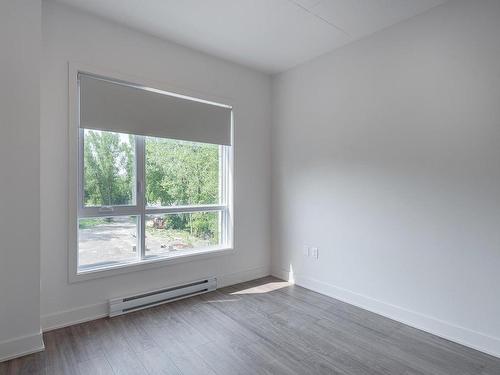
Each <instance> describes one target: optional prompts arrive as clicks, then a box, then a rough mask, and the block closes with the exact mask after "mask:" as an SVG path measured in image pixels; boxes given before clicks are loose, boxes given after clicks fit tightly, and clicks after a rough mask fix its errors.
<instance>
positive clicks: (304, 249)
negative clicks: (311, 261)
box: [302, 245, 309, 257]
mask: <svg viewBox="0 0 500 375" xmlns="http://www.w3.org/2000/svg"><path fill="white" fill-rule="evenodd" d="M302 254H304V256H306V257H308V256H309V246H307V245H304V247H303V248H302Z"/></svg>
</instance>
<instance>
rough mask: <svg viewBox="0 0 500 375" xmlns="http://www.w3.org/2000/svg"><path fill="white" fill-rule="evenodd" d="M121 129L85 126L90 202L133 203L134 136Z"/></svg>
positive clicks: (86, 187)
mask: <svg viewBox="0 0 500 375" xmlns="http://www.w3.org/2000/svg"><path fill="white" fill-rule="evenodd" d="M122 138H123V136H120V134H117V133H110V132H100V131H93V130H85V139H84V200H85V204H86V205H91V206H94V205H97V206H100V205H104V206H106V205H123V204H130V203H132V192H133V190H134V189H133V183H134V181H135V178H134V157H133V152H134V151H133V150H134V147H133V146H134V140H133V137H131V136H129V137H128V139H126V141H124V140H123V139H122Z"/></svg>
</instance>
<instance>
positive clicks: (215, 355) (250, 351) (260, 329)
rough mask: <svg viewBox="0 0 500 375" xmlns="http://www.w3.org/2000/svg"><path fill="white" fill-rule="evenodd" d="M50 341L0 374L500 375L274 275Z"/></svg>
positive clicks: (497, 363) (53, 334) (494, 363)
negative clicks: (38, 350)
mask: <svg viewBox="0 0 500 375" xmlns="http://www.w3.org/2000/svg"><path fill="white" fill-rule="evenodd" d="M44 340H45V345H46V350H45V351H44V352H41V353H36V354H32V355H29V356H25V357H22V358H18V359H14V360H11V361H8V362H4V363H0V374H2V375H4V374H9V375H10V374H50V375H55V374H81V375H83V374H92V375H94V374H117V375H118V374H134V375H137V374H139V375H140V374H202V375H226V374H229V375H235V374H252V375H253V374H301V375H302V374H339V375H347V374H349V375H351V374H352V375H368V374H370V375H382V374H384V375H386V374H397V375H400V374H405V375H410V374H411V375H424V374H429V375H445V374H446V375H465V374H467V375H471V374H474V375H476V374H478V375H499V374H500V359H497V358H495V357H491V356H488V355H486V354H483V353H481V352H478V351H475V350H472V349H469V348H466V347H464V346H461V345H458V344H455V343H452V342H450V341H447V340H444V339H441V338H439V337H436V336H433V335H430V334H428V333H425V332H422V331H419V330H417V329H414V328H411V327H408V326H406V325H403V324H401V323H398V322H395V321H393V320H390V319H387V318H384V317H381V316H379V315H376V314H373V313H370V312H368V311H365V310H362V309H360V308H357V307H354V306H351V305H349V304H346V303H343V302H340V301H337V300H335V299H332V298H329V297H326V296H323V295H321V294H317V293H314V292H311V291H309V290H306V289H304V288H301V287H298V286H295V285H290V284H288V283H286V282H283V281H281V280H278V279H275V278H272V277H267V278H263V279H259V280H254V281H251V282H247V283H243V284H239V285H236V286H231V287H227V288H223V289H220V290H218V291H215V292H212V293H209V294H204V295H201V296H197V297H193V298H190V299H186V300H182V301H177V302H174V303H170V304H166V305H162V306H158V307H154V308H151V309H148V310H143V311H139V312H135V313H131V314H128V315H124V316H121V317H116V318H112V319H99V320H95V321H92V322H88V323H82V324H78V325H74V326H71V327H68V328H63V329H59V330H54V331H50V332H47V333H45V334H44Z"/></svg>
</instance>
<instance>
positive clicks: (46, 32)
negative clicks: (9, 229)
mask: <svg viewBox="0 0 500 375" xmlns="http://www.w3.org/2000/svg"><path fill="white" fill-rule="evenodd" d="M42 29H43V43H42V47H43V60H42V107H41V109H42V123H41V149H42V151H41V176H42V179H41V195H42V207H41V218H42V229H41V231H42V240H41V246H42V301H41V310H42V326H43V327H44V328H49V327H53V326H57V325H61V324H67V323H70V322H74V321H76V320H80V319H88V318H91V317H94V316H97V315H100V314H104V313H106V305H105V302H106V301H107V299H109V298H112V297H116V296H120V295H127V294H130V293H134V292H138V291H144V290H149V289H151V288H158V287H162V286H165V285H171V284H175V283H178V282H183V281H188V280H193V279H197V278H199V277H204V276H210V275H215V276H218V277H219V278H221V282H222V283H232V282H237V281H240V280H243V279H252V278H255V277H259V276H264V275H267V274H269V267H270V229H269V227H270V215H269V207H270V195H271V193H270V164H269V160H270V91H271V80H270V77H269V76H267V75H264V74H261V73H256V72H254V71H251V70H249V69H246V68H243V67H240V66H238V65H235V64H231V63H228V62H225V61H222V60H219V59H216V58H213V57H210V56H208V55H205V54H202V53H199V52H195V51H193V50H189V49H187V48H184V47H180V46H178V45H175V44H172V43H167V42H164V41H161V40H160V39H157V38H154V37H151V36H148V35H145V34H141V33H139V32H136V31H133V30H131V29H128V28H125V27H122V26H119V25H116V24H113V23H110V22H108V21H104V20H101V19H99V18H96V17H94V16H90V15H87V14H85V13H81V12H79V11H75V10H73V9H71V8H69V7H66V6H64V5H59V4H57V3H52V2H44V4H43V9H42ZM68 61H76V62H80V63H85V64H90V65H95V66H98V67H102V68H105V69H109V70H115V71H119V72H122V73H124V74H130V75H134V76H139V77H144V78H145V79H149V80H153V81H159V82H165V83H166V84H167V85H169V86H175V87H179V88H181V89H182V88H184V89H187V90H189V91H190V92H192V91H196V92H201V93H206V94H208V95H211V96H217V97H223V98H229V99H230V100H231V101H232V102H235V103H236V106H235V129H236V130H235V174H236V178H235V215H236V216H235V248H236V253H235V254H234V255H227V256H222V257H217V258H212V259H209V260H203V261H196V262H190V263H182V264H177V265H174V266H168V267H164V268H157V269H153V270H148V271H141V272H134V273H129V274H125V275H119V276H114V277H108V278H102V279H97V280H92V281H86V282H80V283H75V284H69V283H68V274H67V253H68V249H67V240H68V227H67V220H68V213H67V211H68V207H67V197H68V191H67V190H68V177H67V165H68V153H67V149H68V130H67V129H68V68H67V63H68Z"/></svg>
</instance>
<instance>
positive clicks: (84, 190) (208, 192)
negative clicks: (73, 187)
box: [76, 81, 232, 273]
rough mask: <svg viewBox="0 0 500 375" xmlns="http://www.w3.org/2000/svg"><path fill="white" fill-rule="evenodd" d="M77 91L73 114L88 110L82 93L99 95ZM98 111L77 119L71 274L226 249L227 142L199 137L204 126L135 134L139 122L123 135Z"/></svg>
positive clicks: (228, 237)
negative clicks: (74, 266)
mask: <svg viewBox="0 0 500 375" xmlns="http://www.w3.org/2000/svg"><path fill="white" fill-rule="evenodd" d="M104 82H106V83H107V84H109V82H108V81H104ZM92 83H94V82H92ZM122 85H123V84H122V83H120V84H116V86H117V87H118V88H119V89H122ZM78 87H79V88H80V86H78ZM125 87H126V88H127V89H130V90H132V89H134V90H137V88H130V87H127V86H125ZM89 91H90V90H89ZM116 93H117V95H120V93H119V92H116ZM79 94H80V95H79V97H80V102H79V104H80V106H79V110H80V112H81V113H86V112H85V111H87V113H90V112H88V111H89V108H85V105H86V104H88V106H90V107H92V106H93V105H94V104H93V103H92V102H91V101H90V99H88V100H87V99H86V97H85V95H90V94H93V95H97V94H99V93H96V91H95V89H94V90H93V91H91V92H90V93H89V92H83V91H82V90H81V88H80V91H79ZM112 94H113V91H110V92H108V93H106V95H108V96H109V95H112ZM156 95H165V96H168V95H166V94H163V93H160V94H158V93H156ZM92 98H93V97H92ZM143 99H144V98H143ZM146 99H147V97H146ZM160 99H161V97H160ZM178 100H181V99H178ZM182 100H184V101H185V102H186V103H187V105H189V104H190V101H189V100H188V99H185V98H182ZM108 101H112V100H111V99H109V100H108ZM186 103H183V104H184V105H186ZM205 105H208V104H205ZM94 106H95V105H94ZM111 106H113V104H112V103H111ZM148 109H150V108H148ZM196 109H197V108H194V109H193V110H195V111H196ZM94 110H95V111H99V110H101V111H102V108H101V109H99V108H94ZM109 110H110V111H112V112H114V111H117V110H118V109H117V108H110V109H109ZM153 110H154V108H153ZM174 110H175V108H174ZM139 111H140V108H139ZM94 113H95V112H91V115H92V116H93V115H94ZM169 115H171V114H170V113H169ZM182 115H183V113H180V116H182ZM106 116H108V115H107V114H106V115H101V116H100V117H99V116H98V117H96V118H97V120H98V121H92V122H90V121H89V120H88V116H87V117H85V116H82V115H81V114H80V116H79V119H80V121H79V122H80V125H79V130H78V145H79V146H78V178H77V180H78V183H77V188H78V194H77V199H78V210H77V217H78V218H77V222H76V225H77V236H76V237H77V257H76V261H77V273H85V272H89V271H91V272H94V271H97V270H106V269H109V268H115V267H120V268H122V267H124V266H127V265H135V264H141V263H149V262H154V261H156V260H158V261H163V260H169V259H171V258H178V257H183V256H188V255H195V254H199V253H207V252H211V251H216V250H221V249H227V248H230V247H231V246H232V245H231V226H230V214H231V212H230V207H231V206H230V183H229V182H230V156H231V145H229V144H226V143H228V142H222V141H219V142H215V141H214V138H210V136H205V135H204V134H205V133H206V131H207V130H206V129H204V130H203V131H204V132H205V133H203V132H199V131H198V132H197V133H196V132H193V130H192V129H191V130H190V132H184V133H182V132H177V131H173V132H170V133H169V132H168V131H167V132H165V129H164V128H162V127H160V128H159V129H160V130H159V131H148V132H147V134H142V130H140V129H139V128H141V124H139V125H137V129H139V130H137V131H135V132H130V131H129V129H125V128H122V127H120V126H121V125H120V126H116V124H115V125H110V123H112V122H113V121H112V120H113V119H114V117H109V116H108V117H106ZM110 116H114V114H113V113H112V114H111V115H110ZM128 118H129V117H127V119H128ZM158 118H160V119H161V117H158V116H156V117H155V119H156V120H158ZM135 120H136V121H140V120H141V118H140V117H136V119H135ZM149 120H150V119H148V118H146V119H145V121H146V123H147V121H149ZM209 120H210V118H209ZM82 123H83V124H82ZM89 123H91V126H87V125H88V124H89ZM146 125H147V124H146ZM181 125H182V124H180V125H179V126H181ZM208 125H210V123H209V124H208ZM131 126H133V124H132V125H129V127H131ZM168 126H170V127H174V126H173V125H172V123H171V122H170V123H169V124H168ZM174 128H175V127H174ZM131 129H133V128H131ZM228 129H230V127H228ZM123 130H127V132H124V131H123ZM156 133H158V135H159V136H154V135H155V134H156ZM195 133H196V134H195ZM170 134H171V135H173V137H172V138H169V137H168V136H169V135H170ZM179 134H180V136H179ZM183 134H184V135H183ZM193 134H195V135H193ZM212 136H213V135H212ZM182 138H186V139H182ZM205 138H206V140H207V142H202V141H203V140H205ZM219 139H220V138H219ZM228 139H230V137H229V138H228ZM200 140H201V141H200Z"/></svg>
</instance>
